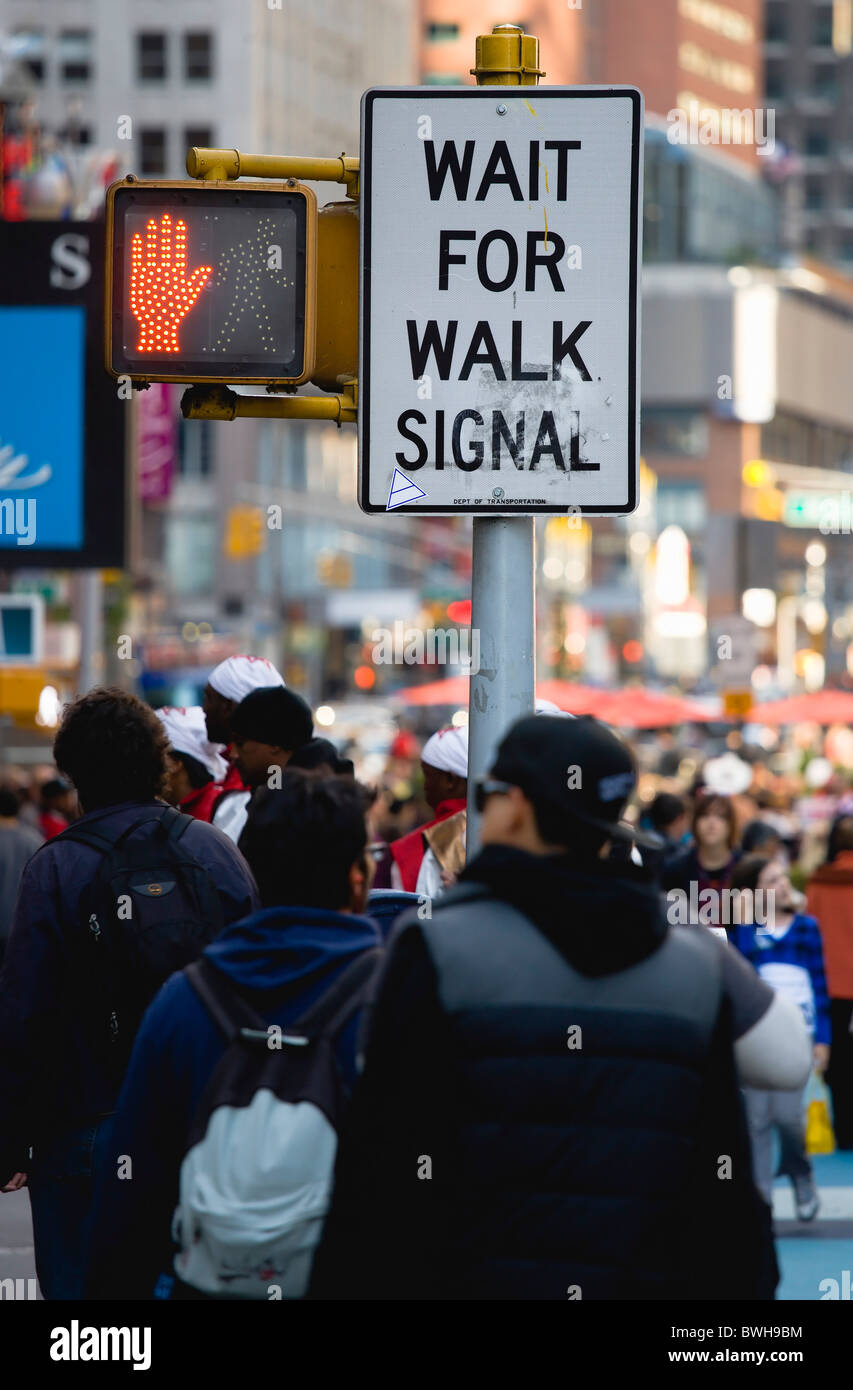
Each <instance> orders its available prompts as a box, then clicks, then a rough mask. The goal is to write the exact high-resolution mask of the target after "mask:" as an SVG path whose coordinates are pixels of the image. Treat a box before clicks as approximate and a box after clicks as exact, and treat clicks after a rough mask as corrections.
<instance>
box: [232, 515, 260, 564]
mask: <svg viewBox="0 0 853 1390" xmlns="http://www.w3.org/2000/svg"><path fill="white" fill-rule="evenodd" d="M263 548H264V514H263V512H262V511H261V509H260V507H232V508H231V509H230V511H229V512H228V517H227V522H226V527H225V554H226V555H227V557H228V559H229V560H246V559H248V558H249V557H250V556H252V555H260V554H261V552H262V551H263Z"/></svg>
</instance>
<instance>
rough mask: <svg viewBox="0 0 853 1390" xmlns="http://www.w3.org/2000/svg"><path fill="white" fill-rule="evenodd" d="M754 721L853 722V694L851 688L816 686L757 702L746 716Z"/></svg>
mask: <svg viewBox="0 0 853 1390" xmlns="http://www.w3.org/2000/svg"><path fill="white" fill-rule="evenodd" d="M746 717H747V719H749V720H751V722H752V723H753V724H802V723H806V722H809V723H812V724H853V695H851V694H850V692H849V691H847V690H814V691H812V692H811V694H809V695H789V696H788V698H787V699H785V700H768V701H767V703H766V704H764V705H755V707H754V708H753V709H751V710H750V712H749V714H748V715H747V716H746Z"/></svg>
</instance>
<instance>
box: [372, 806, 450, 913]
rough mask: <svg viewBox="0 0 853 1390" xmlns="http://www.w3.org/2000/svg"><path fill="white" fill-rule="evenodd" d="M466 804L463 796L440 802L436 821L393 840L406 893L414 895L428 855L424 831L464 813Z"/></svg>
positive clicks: (392, 849) (391, 848)
mask: <svg viewBox="0 0 853 1390" xmlns="http://www.w3.org/2000/svg"><path fill="white" fill-rule="evenodd" d="M465 804H466V803H465V800H464V798H463V797H461V796H454V797H451V798H450V800H449V801H440V802H439V804H438V806H436V808H435V820H431V821H427V823H426V825H419V826H418V827H417V829H416V830H410V831H409V833H408V835H402V836H401V837H400V839H399V840H393V841H392V842H391V844H390V845H389V849H390V850H391V853H392V855H393V857H394V863H395V864H396V865H397V868H398V869H399V870H400V878H401V879H402V882H403V889H404V891H405V892H406V893H414V891H415V888H416V887H417V883H418V874H419V873H420V868H421V864H422V863H423V857H424V854H425V853H426V843H425V841H424V831H425V830H429V828H430V826H432V825H438V822H439V821H441V820H447V817H448V816H455V815H456V812H457V811H464V810H465Z"/></svg>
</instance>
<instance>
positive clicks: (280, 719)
mask: <svg viewBox="0 0 853 1390" xmlns="http://www.w3.org/2000/svg"><path fill="white" fill-rule="evenodd" d="M230 728H231V738H232V742H231V745H230V747H229V749H228V759H229V762H231V763H232V764H233V765H234V766H235V767H236V768H237V771H238V772H239V774H240V776H241V778H242V779H243V782H244V784H245V785H246V786H247V787H249V789H250V790H249V791H239V790H237V791H227V792H223V794H222V796H221V797H220V798H219V801H218V802H217V803H216V806H215V807H214V811H213V816H212V824H213V825H215V826H216V828H217V829H218V830H223V831H224V832H225V834H226V835H228V836H229V837H230V838H231V839H232V840H233V841H234V843H235V844H236V843H237V841H238V840H239V839H240V836H241V834H242V833H243V827H244V826H245V824H246V817H247V816H248V813H249V804H250V801H251V798H252V796H253V795H254V793H255V792H256V791H257V789H258V788H259V787H265V786H268V787H270V788H273V789H275V788H280V787H281V773H282V771H283V770H284V768H285V767H286V766H287V764H288V763H289V762H290V759H291V758H292V757H293V755H294V753H295V752H296V751H297V750H298V749H300V748H302V747H303V746H304V745H305V744H307V743H308V742H309V740H310V738H311V735H312V734H313V732H314V720H313V718H312V716H311V707H310V705H308V704H306V702H305V700H303V698H302V696H301V695H297V693H296V691H295V690H289V689H288V688H287V687H286V686H283V685H276V686H271V687H269V688H268V689H261V690H252V691H251V692H250V693H249V694H248V695H247V696H246V697H245V699H243V700H241V701H240V703H239V705H238V706H237V708H236V709H235V710H234V712H233V714H232V715H231V725H230Z"/></svg>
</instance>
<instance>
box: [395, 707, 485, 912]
mask: <svg viewBox="0 0 853 1390" xmlns="http://www.w3.org/2000/svg"><path fill="white" fill-rule="evenodd" d="M421 770H422V772H423V775H424V797H425V799H426V801H427V804H428V805H429V806H431V807H432V809H433V811H435V817H434V819H433V820H431V821H428V822H427V824H426V825H421V826H418V828H417V829H416V830H412V831H410V832H409V834H408V835H403V836H402V838H401V839H399V840H394V841H393V842H392V844H391V845H390V850H391V855H392V858H393V860H394V863H393V865H392V868H391V883H392V886H393V887H394V888H402V889H404V890H405V891H406V892H407V893H414V892H416V891H417V883H418V874H419V872H420V869H421V864H422V862H423V858H424V854H425V852H426V849H427V844H426V841H425V839H424V831H426V830H430V829H431V828H432V826H434V825H438V823H439V821H443V820H446V819H447V817H448V816H455V815H457V814H458V813H459V812H460V811H464V810H465V803H466V797H467V794H468V729H467V727H466V728H461V729H457V728H448V729H439V730H438V733H435V734H433V735H432V737H431V738H428V739H427V741H426V743H425V744H424V747H423V751H422V753H421Z"/></svg>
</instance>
